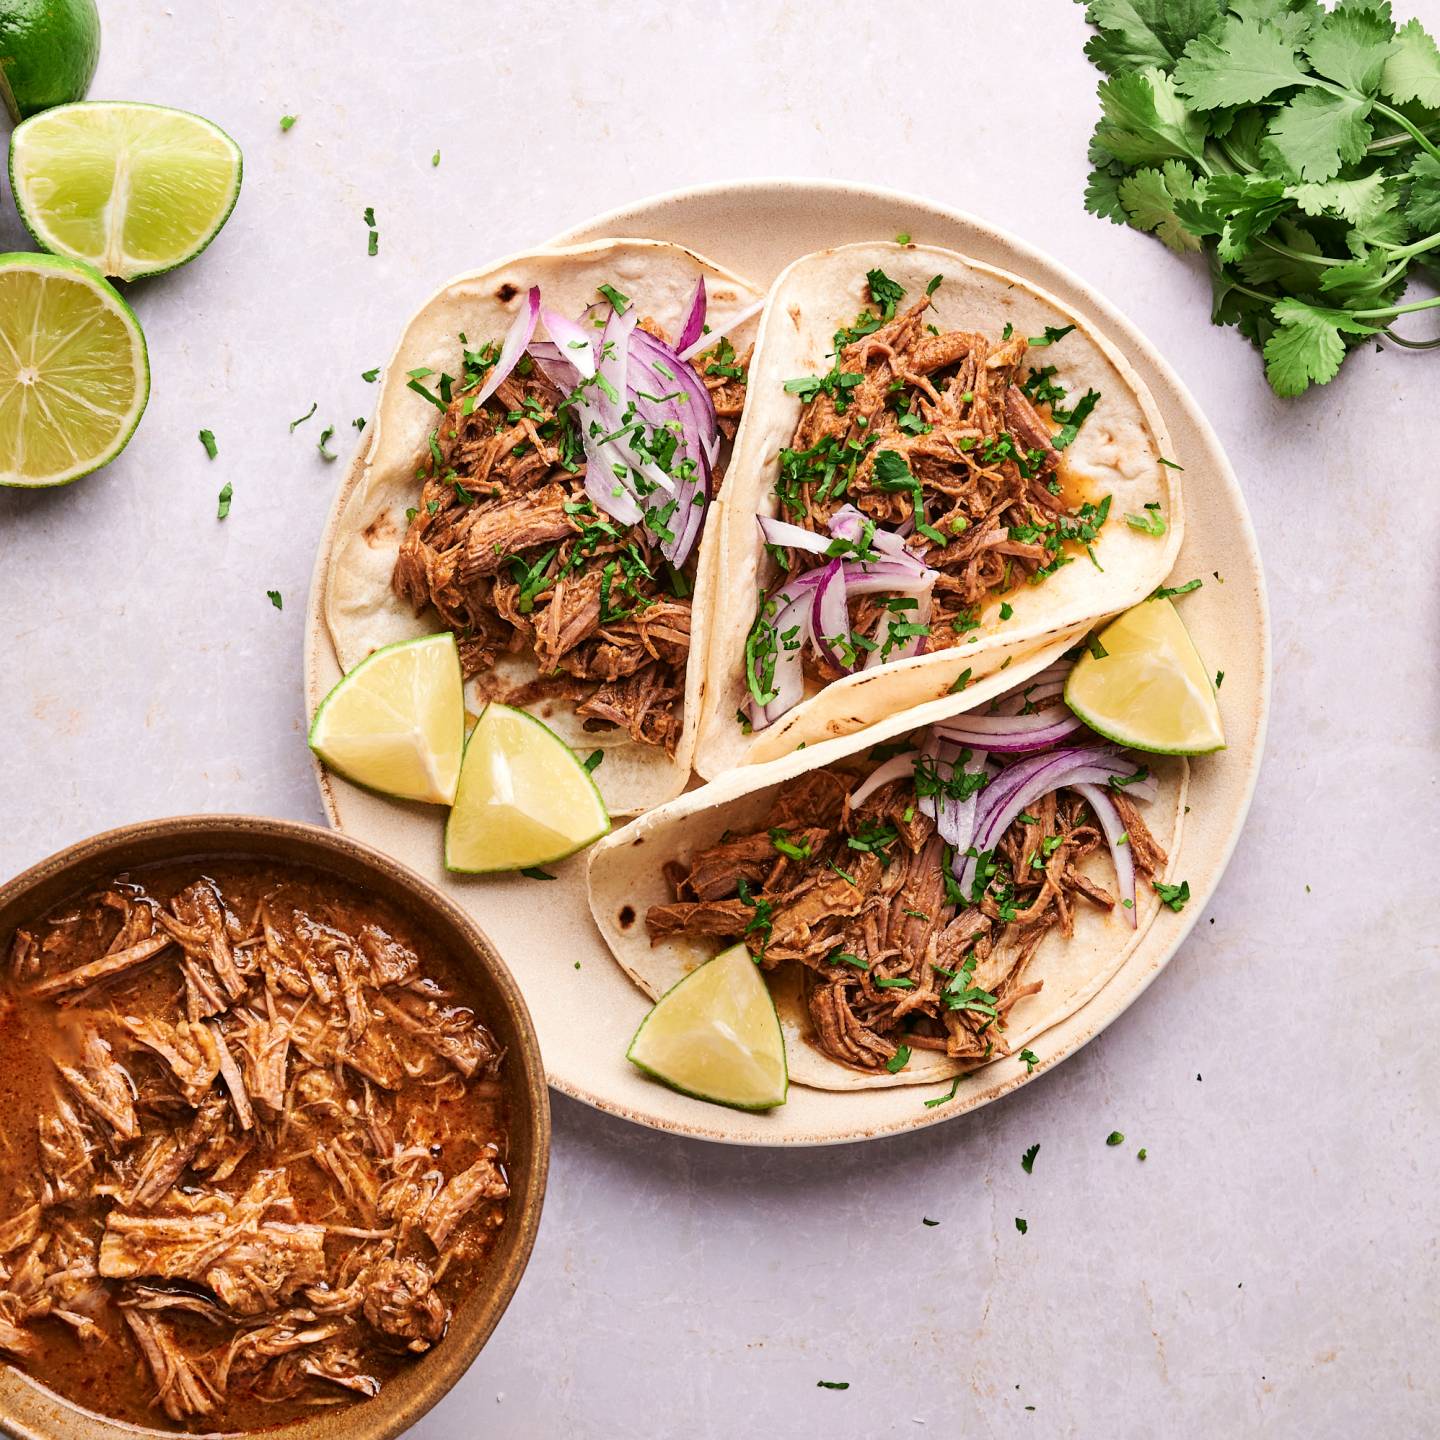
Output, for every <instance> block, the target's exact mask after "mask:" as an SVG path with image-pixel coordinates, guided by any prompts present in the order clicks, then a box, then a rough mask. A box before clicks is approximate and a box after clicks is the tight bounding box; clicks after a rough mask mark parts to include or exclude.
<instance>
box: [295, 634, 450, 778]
mask: <svg viewBox="0 0 1440 1440" xmlns="http://www.w3.org/2000/svg"><path fill="white" fill-rule="evenodd" d="M309 740H310V748H311V749H312V750H313V751H314V752H315V753H316V754H317V755H318V756H319V757H320V758H321V760H323V761H324V762H325V764H326V765H327V766H329V767H330V769H332V770H334V771H335V772H336V774H338V775H342V776H344V778H345V779H347V780H351V781H353V782H354V783H355V784H357V785H363V786H365V787H366V788H367V789H370V790H377V791H379V792H380V793H381V794H384V795H393V796H395V797H397V798H398V799H402V800H422V801H428V802H430V803H432V804H436V805H448V804H450V803H451V802H452V801H453V800H454V798H455V790H456V787H457V785H458V783H459V779H460V757H461V753H462V750H463V748H464V744H465V700H464V687H463V681H462V679H461V675H460V652H459V649H458V647H457V646H456V644H455V636H454V635H453V634H451V632H450V631H448V630H445V631H442V632H440V633H439V634H436V635H422V636H421V637H420V638H419V639H416V640H401V641H398V642H397V643H395V644H394V645H386V646H384V647H383V648H382V649H380V650H377V651H375V653H374V654H372V655H368V656H366V658H365V659H364V660H362V661H361V662H360V663H359V664H358V665H357V666H356V667H355V668H354V669H353V670H352V671H351V672H350V673H349V674H348V675H346V676H344V677H343V678H342V679H341V680H340V681H339V683H338V684H336V686H335V687H334V689H332V690H331V691H330V693H329V694H328V695H327V696H326V697H325V698H324V699H323V700H322V701H321V702H320V705H319V708H318V709H317V710H316V711H315V719H314V721H313V722H312V724H311V726H310V736H309Z"/></svg>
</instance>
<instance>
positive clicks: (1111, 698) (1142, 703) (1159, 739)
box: [1065, 600, 1225, 755]
mask: <svg viewBox="0 0 1440 1440" xmlns="http://www.w3.org/2000/svg"><path fill="white" fill-rule="evenodd" d="M1102 651H1103V652H1104V653H1103V654H1100V652H1102ZM1097 656H1098V657H1099V658H1097ZM1065 703H1066V704H1067V705H1069V707H1070V708H1071V709H1072V710H1073V711H1074V712H1075V713H1076V714H1077V715H1078V716H1079V717H1080V718H1081V719H1082V720H1083V721H1084V722H1085V723H1086V724H1087V725H1088V726H1089V727H1090V728H1091V729H1092V730H1095V731H1097V732H1098V733H1099V734H1101V735H1104V736H1105V737H1106V739H1108V740H1114V741H1115V742H1116V743H1117V744H1120V745H1128V746H1130V747H1131V749H1134V750H1150V751H1153V752H1155V753H1156V754H1160V755H1204V754H1207V753H1208V752H1209V751H1211V750H1222V749H1224V747H1225V727H1224V726H1223V725H1222V724H1221V722H1220V705H1219V701H1218V699H1217V697H1216V694H1215V687H1214V685H1213V684H1211V682H1210V672H1209V671H1208V670H1206V668H1205V662H1204V661H1203V660H1201V658H1200V655H1199V652H1198V651H1197V650H1196V649H1195V642H1194V641H1193V640H1191V638H1190V632H1189V631H1188V630H1186V628H1185V622H1184V621H1183V620H1181V618H1180V616H1179V613H1178V612H1177V611H1176V609H1175V607H1174V606H1173V605H1172V604H1171V603H1170V602H1169V601H1168V600H1147V601H1145V603H1144V604H1143V605H1137V606H1136V607H1135V608H1134V609H1133V610H1127V611H1126V612H1125V613H1124V614H1123V615H1121V616H1120V617H1119V618H1118V619H1116V620H1112V621H1111V622H1110V624H1108V625H1107V626H1106V627H1105V628H1104V629H1103V630H1102V631H1101V632H1100V635H1099V645H1098V647H1097V648H1096V650H1093V651H1087V652H1086V653H1085V654H1084V655H1082V656H1081V657H1080V659H1079V660H1077V661H1076V662H1075V668H1074V669H1073V670H1072V671H1071V672H1070V679H1069V681H1068V682H1067V683H1066V686H1065Z"/></svg>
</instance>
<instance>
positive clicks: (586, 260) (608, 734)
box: [324, 239, 762, 815]
mask: <svg viewBox="0 0 1440 1440" xmlns="http://www.w3.org/2000/svg"><path fill="white" fill-rule="evenodd" d="M701 276H704V277H705V284H706V292H707V295H708V305H709V309H708V315H707V323H708V324H709V325H710V327H711V329H712V330H714V329H719V328H720V327H722V326H723V325H724V324H725V322H726V320H727V317H729V316H732V315H734V314H735V313H736V312H737V311H740V310H742V309H745V308H747V307H749V306H751V305H753V304H755V302H756V301H757V300H759V299H760V297H761V293H762V292H761V291H760V290H759V289H758V288H757V287H756V286H754V285H752V284H750V282H749V281H747V280H742V279H741V278H740V277H739V276H737V275H733V274H731V272H730V271H728V270H724V269H722V268H721V267H720V266H718V265H715V264H713V263H712V262H711V261H709V260H706V259H705V258H704V257H703V256H700V255H696V254H695V253H694V252H693V251H690V250H686V249H684V248H683V247H681V246H679V245H672V244H668V243H666V242H664V241H659V240H630V239H615V240H596V241H593V242H591V243H589V244H586V245H575V246H567V247H564V248H560V249H554V250H542V251H537V252H533V253H529V254H522V255H515V256H511V257H510V258H509V259H507V260H502V261H501V262H499V263H498V264H496V265H492V266H490V267H489V268H488V269H485V270H477V271H474V272H473V273H471V274H467V275H462V276H460V277H459V278H457V279H455V280H452V281H451V282H450V283H449V284H448V285H446V286H445V287H444V289H442V290H441V291H439V293H438V294H436V295H435V296H434V297H433V298H432V299H430V300H429V301H427V302H426V304H425V305H423V306H422V307H421V309H420V310H419V311H418V312H417V313H416V315H415V316H414V318H413V319H412V320H411V321H410V323H409V324H408V325H407V326H406V327H405V332H404V334H403V335H402V336H401V337H400V343H399V345H398V346H397V347H396V350H395V353H394V355H393V356H392V357H391V359H390V363H389V365H388V366H387V367H386V369H385V373H384V375H383V377H382V378H381V382H380V398H379V404H378V407H377V409H376V413H375V417H374V420H373V421H372V423H371V425H370V426H369V427H368V429H367V430H366V435H367V436H368V438H369V442H370V443H369V449H368V451H367V452H366V455H365V461H364V469H363V472H362V474H361V477H360V480H359V482H358V483H357V485H356V486H355V489H354V490H353V491H352V493H351V496H350V499H349V501H348V503H347V504H346V506H345V510H344V512H343V513H342V515H341V516H340V520H339V522H338V524H337V526H336V531H335V542H334V549H333V551H332V553H331V557H330V565H329V571H328V574H327V576H326V584H325V597H324V613H325V621H326V624H327V625H328V626H329V629H330V638H331V640H332V641H333V642H334V645H335V653H336V655H337V656H338V658H339V661H340V666H341V668H342V669H343V670H346V671H349V670H351V669H353V668H354V666H356V665H357V664H359V662H360V661H361V660H363V659H364V658H365V657H366V656H367V655H368V654H370V653H371V652H372V651H374V650H378V649H379V648H380V647H381V646H382V645H390V644H393V643H394V642H395V641H397V640H409V639H412V638H414V637H415V636H417V635H426V634H430V633H432V632H434V631H436V630H438V629H441V628H443V625H442V622H441V621H440V618H439V617H438V616H437V615H436V614H435V613H434V612H433V611H429V610H426V611H422V612H421V614H419V615H416V614H415V613H414V611H413V610H412V609H411V608H410V607H409V606H408V605H406V604H405V603H404V602H403V601H402V600H401V599H400V598H399V596H397V595H396V594H395V592H394V591H393V590H392V589H391V587H390V576H391V572H392V571H393V570H394V568H395V557H396V555H397V554H398V553H399V549H400V542H401V540H402V538H403V537H404V534H405V530H406V528H407V521H406V517H405V512H406V510H407V509H409V508H410V507H411V506H414V505H416V504H418V503H419V501H418V497H419V494H420V489H421V481H419V480H417V479H416V476H415V472H416V469H417V466H418V465H419V463H420V457H421V456H423V455H424V453H425V451H426V446H427V441H428V437H429V435H430V433H431V431H433V430H434V428H435V422H436V419H437V417H438V414H439V412H438V411H437V410H436V409H435V407H434V406H433V405H431V404H430V403H429V402H428V401H427V400H426V399H425V398H424V397H423V396H421V395H417V394H416V393H415V392H414V391H413V390H410V389H409V388H407V385H408V381H409V378H410V377H409V375H408V373H407V372H409V371H411V370H415V369H418V368H420V367H421V366H428V367H429V368H430V369H432V370H434V371H436V372H442V371H449V372H450V373H451V374H457V373H458V372H459V366H460V344H461V342H460V340H459V338H458V337H459V335H460V333H461V332H463V333H464V334H465V336H466V339H467V343H468V345H469V346H470V348H472V349H475V348H478V347H479V346H480V345H481V344H482V343H483V342H485V341H487V340H499V339H500V338H501V337H502V336H503V335H504V333H505V331H506V330H507V329H508V327H509V325H510V322H511V320H512V319H513V318H514V316H515V313H516V311H517V309H518V307H519V306H520V305H521V304H522V303H523V301H524V297H525V294H526V292H527V291H528V289H529V287H530V286H531V285H538V286H540V289H541V293H542V296H543V299H544V303H545V304H546V306H547V307H549V308H550V309H553V310H556V311H558V312H559V313H560V314H562V315H570V316H574V315H578V314H579V313H580V312H581V311H582V310H584V309H585V307H586V306H588V305H590V304H593V303H594V302H595V300H596V299H597V288H596V287H597V286H599V285H602V284H610V285H614V286H615V287H616V288H617V289H618V290H620V291H621V292H622V293H623V294H625V295H627V296H629V297H630V300H631V302H632V304H633V305H634V307H635V309H636V310H637V311H638V312H639V314H640V315H641V316H648V317H649V318H651V319H653V320H655V321H657V322H658V323H659V324H660V325H661V326H662V327H663V328H664V329H665V331H666V332H667V333H668V334H670V335H675V334H678V332H679V329H680V326H681V324H682V323H683V321H684V318H685V315H686V313H687V311H688V308H689V304H690V297H691V293H692V291H693V290H694V287H695V281H696V280H697V279H698V278H699V277H701ZM755 324H756V322H755V321H754V320H750V321H747V322H746V323H745V325H743V326H741V327H740V328H739V329H738V330H736V331H734V332H732V334H731V337H730V338H731V340H732V343H733V344H734V345H735V346H736V347H737V349H739V350H741V351H742V352H743V350H744V349H745V347H746V346H747V345H748V344H749V341H750V338H751V336H752V335H753V332H754V327H755ZM712 503H713V502H712ZM718 531H719V526H718V525H717V524H716V523H715V516H714V515H713V514H712V515H711V517H710V518H709V519H708V520H707V523H706V527H705V533H704V536H703V538H702V540H701V545H700V554H699V563H698V570H697V575H696V585H695V595H696V601H695V604H694V608H693V611H692V616H691V625H692V631H691V652H690V663H689V665H688V666H687V668H686V677H685V681H686V694H685V724H684V728H683V731H682V733H681V736H680V740H679V743H678V744H677V745H676V748H675V754H674V755H673V756H669V755H667V754H666V753H665V751H664V749H663V748H661V747H658V746H649V745H637V744H636V743H634V742H633V741H632V740H631V739H630V738H629V737H628V736H627V735H625V734H624V733H623V732H618V731H614V730H598V731H587V730H585V729H584V726H583V722H581V721H580V720H578V719H577V718H576V716H575V714H574V711H573V706H572V705H571V703H570V702H568V701H565V700H544V701H540V702H538V703H536V704H534V705H532V706H530V707H528V708H529V709H530V710H531V711H532V712H533V713H534V714H535V715H537V716H538V717H539V718H540V719H542V720H544V721H545V723H546V724H547V725H549V726H550V728H551V729H552V730H555V731H556V732H557V733H558V734H560V735H561V736H562V738H564V739H565V740H566V741H567V742H569V743H570V744H571V745H573V746H575V747H576V748H577V749H582V750H584V751H586V752H589V751H592V750H597V749H599V750H603V751H604V752H605V759H604V762H603V763H602V764H601V765H600V767H599V769H598V770H597V771H596V772H595V780H596V782H597V784H598V785H599V787H600V791H601V793H602V795H603V796H604V798H605V803H606V805H607V806H608V807H609V809H610V810H611V812H612V813H614V814H620V815H625V814H633V813H635V812H637V811H641V810H645V809H648V808H649V807H650V806H652V805H657V804H659V803H660V802H661V801H663V800H666V799H668V798H670V797H671V796H672V795H676V794H678V793H679V792H680V791H681V790H682V789H683V788H684V787H685V784H686V782H687V780H688V779H689V777H690V763H691V757H692V755H693V753H694V746H695V735H696V720H697V718H698V715H699V712H700V691H701V688H702V683H703V679H704V665H703V657H704V654H705V646H706V628H705V627H706V620H707V617H708V612H709V603H708V597H709V596H710V594H711V590H712V585H711V578H710V570H711V567H712V566H713V564H714V557H715V553H716V547H717V543H718V538H719V537H718ZM497 670H499V671H500V672H501V678H503V679H504V681H505V682H506V683H507V684H513V685H519V684H523V683H524V682H525V681H527V680H529V679H532V678H533V677H534V676H535V674H536V667H535V664H534V662H533V660H532V659H530V658H529V657H514V658H511V657H507V658H506V659H505V660H503V661H502V663H501V666H500V667H497ZM467 699H468V701H469V703H470V706H471V708H472V709H478V708H479V706H480V704H481V703H482V702H481V701H480V700H479V698H478V693H477V688H476V686H475V682H473V681H472V682H471V686H470V687H468V688H467Z"/></svg>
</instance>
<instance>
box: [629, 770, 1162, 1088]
mask: <svg viewBox="0 0 1440 1440" xmlns="http://www.w3.org/2000/svg"><path fill="white" fill-rule="evenodd" d="M872 763H873V762H872ZM867 768H868V767H867ZM863 773H864V770H863V769H858V770H857V769H856V768H852V767H851V766H837V767H833V768H829V769H825V770H818V771H812V772H810V773H809V774H807V775H803V776H800V777H798V778H797V779H796V780H795V781H793V782H792V783H791V784H789V785H787V786H785V787H783V788H782V789H781V790H780V791H779V792H778V793H777V795H776V796H775V797H774V799H773V801H772V803H771V806H770V811H769V813H768V814H767V815H766V816H765V819H764V822H763V823H762V824H761V825H759V826H758V827H757V828H756V829H755V830H753V831H749V832H746V833H744V834H727V835H725V836H723V837H722V838H721V839H720V840H719V841H717V842H716V843H715V844H714V845H711V846H707V847H705V848H704V849H701V850H698V851H696V852H695V853H694V854H692V855H690V856H688V857H687V858H686V859H685V860H684V862H683V863H681V862H673V863H672V864H671V865H669V866H667V867H666V875H667V878H668V879H669V881H670V883H671V885H672V887H673V889H674V893H675V900H674V901H673V902H672V903H668V904H662V905H653V906H651V907H650V909H649V910H648V912H647V913H646V916H645V924H646V928H647V930H648V932H649V934H650V937H651V941H652V943H656V942H659V941H660V940H663V939H665V938H667V937H669V936H672V935H677V934H685V935H703V936H713V937H717V938H721V939H725V940H743V941H744V943H745V944H746V945H747V946H748V948H749V949H750V951H751V952H752V953H753V954H754V955H755V957H756V959H757V960H758V961H759V963H760V965H761V966H762V967H763V968H765V969H766V970H774V969H775V968H776V967H778V966H780V965H785V964H799V965H800V966H802V967H803V971H804V984H803V993H804V996H805V1000H806V1005H807V1008H808V1010H809V1015H810V1021H811V1027H812V1030H813V1036H812V1038H813V1040H814V1042H815V1043H816V1044H817V1045H818V1046H819V1048H820V1049H821V1050H822V1051H824V1053H825V1054H826V1055H828V1056H830V1057H831V1058H832V1059H834V1060H837V1061H839V1062H840V1063H841V1064H843V1065H849V1066H851V1067H853V1068H855V1069H858V1070H863V1071H868V1072H875V1071H880V1070H883V1069H884V1068H885V1067H886V1064H887V1062H890V1061H893V1060H894V1059H895V1057H896V1056H897V1055H898V1054H899V1053H900V1049H901V1047H902V1046H907V1047H910V1048H912V1049H926V1050H939V1051H944V1052H945V1053H946V1054H947V1055H948V1056H950V1057H951V1058H952V1059H958V1060H965V1061H974V1062H976V1063H981V1062H983V1061H984V1060H986V1059H988V1058H990V1057H991V1056H992V1055H994V1054H1006V1053H1008V1050H1009V1045H1008V1043H1007V1040H1006V1037H1005V1021H1006V1017H1007V1015H1008V1014H1009V1012H1010V1010H1011V1009H1012V1007H1013V1006H1014V1005H1015V1004H1016V1002H1017V1001H1019V1000H1020V999H1022V998H1023V997H1025V996H1026V995H1031V994H1034V993H1035V992H1036V991H1037V990H1038V989H1039V988H1040V983H1039V982H1038V981H1030V980H1027V979H1026V976H1025V971H1026V967H1027V966H1028V964H1029V962H1030V960H1031V958H1032V957H1033V956H1034V954H1035V951H1036V950H1037V949H1038V948H1039V946H1040V944H1041V942H1042V941H1043V940H1044V938H1045V936H1046V935H1048V934H1050V933H1051V932H1052V931H1057V930H1058V931H1059V932H1060V933H1062V934H1064V935H1066V936H1069V935H1070V934H1071V933H1072V932H1073V928H1074V906H1075V905H1076V904H1077V903H1081V904H1087V905H1097V906H1099V907H1100V908H1102V909H1110V908H1112V907H1113V905H1114V904H1115V902H1114V900H1113V899H1112V898H1111V897H1110V896H1109V895H1108V894H1106V893H1105V891H1104V890H1103V889H1101V887H1100V886H1098V885H1096V884H1094V882H1092V881H1090V880H1089V879H1087V878H1086V877H1085V876H1084V875H1082V874H1081V873H1080V872H1079V871H1078V869H1077V868H1076V867H1077V866H1078V865H1079V864H1080V862H1081V861H1083V860H1084V858H1085V857H1086V856H1087V855H1089V854H1090V853H1091V852H1092V851H1094V850H1096V849H1097V848H1098V847H1100V846H1101V845H1103V844H1104V840H1103V837H1102V835H1101V832H1100V830H1099V828H1098V826H1097V824H1096V823H1095V820H1094V817H1093V816H1092V814H1091V812H1090V810H1089V807H1088V806H1087V805H1086V803H1085V801H1084V800H1083V799H1081V797H1080V796H1079V795H1077V794H1074V793H1073V792H1071V791H1069V790H1062V791H1060V792H1058V794H1052V795H1047V796H1045V797H1044V798H1043V799H1042V800H1040V801H1037V802H1036V803H1035V804H1033V805H1032V806H1031V807H1030V808H1029V811H1028V812H1027V817H1026V819H1017V820H1016V821H1015V823H1014V824H1012V825H1011V826H1010V827H1009V829H1008V830H1007V831H1006V832H1005V834H1004V835H1003V836H1002V837H1001V840H1000V843H999V845H998V847H997V848H996V851H995V854H994V857H993V858H994V861H995V863H996V865H997V872H996V874H995V876H993V877H992V878H991V879H990V882H989V884H988V885H987V886H986V888H985V890H984V892H983V894H982V895H981V896H980V898H979V900H978V901H976V900H975V899H974V898H973V897H971V896H962V895H961V894H960V893H959V891H958V887H957V886H955V885H954V884H953V883H950V884H947V875H948V873H949V867H948V864H947V855H946V846H945V845H944V843H943V841H942V839H941V837H940V835H939V834H938V833H937V832H936V830H935V826H934V823H933V822H932V821H931V820H929V819H927V818H926V816H925V815H924V814H923V813H922V812H921V811H920V809H919V807H918V805H917V801H916V792H915V786H914V783H913V781H912V780H910V779H900V780H895V781H892V782H891V783H889V784H887V785H883V786H881V787H880V788H879V789H877V790H875V791H873V792H872V793H871V794H870V795H868V796H867V797H866V798H865V800H864V802H863V803H862V804H861V805H860V806H859V807H858V808H856V807H852V806H851V805H850V803H849V800H848V795H849V793H850V791H851V790H852V789H853V788H854V786H855V785H856V783H857V777H858V775H859V774H863ZM1116 803H1117V805H1118V806H1120V808H1121V814H1122V817H1123V819H1124V821H1125V824H1126V827H1127V830H1128V834H1129V843H1130V845H1131V847H1132V849H1133V852H1134V857H1135V863H1136V868H1137V870H1138V872H1139V873H1140V874H1141V875H1142V876H1145V877H1146V878H1150V877H1151V876H1153V875H1155V874H1159V873H1161V872H1162V871H1163V867H1164V865H1165V852H1164V850H1163V849H1162V847H1161V846H1160V845H1159V843H1158V842H1157V841H1156V840H1155V838H1154V836H1153V835H1151V833H1150V831H1149V829H1148V828H1147V827H1146V825H1145V822H1144V820H1143V819H1142V818H1141V816H1140V814H1139V812H1138V811H1137V810H1136V808H1135V806H1134V805H1133V804H1132V803H1131V802H1130V801H1129V800H1128V799H1127V798H1126V797H1124V796H1122V795H1118V793H1117V797H1116Z"/></svg>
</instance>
